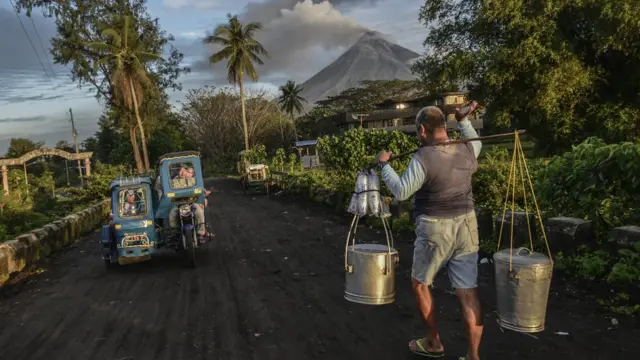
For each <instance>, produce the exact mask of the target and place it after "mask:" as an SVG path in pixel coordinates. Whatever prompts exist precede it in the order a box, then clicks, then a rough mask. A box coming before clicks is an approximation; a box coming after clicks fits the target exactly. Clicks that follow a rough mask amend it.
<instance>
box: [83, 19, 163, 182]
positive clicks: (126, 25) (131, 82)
mask: <svg viewBox="0 0 640 360" xmlns="http://www.w3.org/2000/svg"><path fill="white" fill-rule="evenodd" d="M116 18H117V19H118V21H116V22H119V23H121V28H120V29H118V30H116V29H112V28H109V29H105V30H103V31H102V38H104V39H107V41H108V42H91V43H89V44H87V46H88V47H89V48H92V49H94V50H96V51H98V52H99V53H100V54H101V55H102V57H101V58H100V60H99V62H98V64H104V65H106V66H113V72H112V73H111V88H112V91H113V95H114V99H115V100H116V101H117V103H118V104H120V103H121V104H123V105H124V106H125V107H126V108H127V109H129V110H132V111H133V113H134V114H135V117H136V121H137V125H138V130H139V131H140V141H141V143H142V154H143V157H144V158H143V160H144V168H145V170H146V171H147V172H149V171H150V170H151V167H150V165H149V152H148V151H147V138H146V135H145V130H144V126H143V123H142V119H141V118H140V113H139V110H138V109H139V107H140V105H141V104H142V102H143V101H144V94H145V90H146V91H148V92H154V91H155V89H154V83H153V82H152V81H151V79H150V77H149V75H148V74H147V66H148V65H147V64H148V63H150V62H152V61H157V60H162V58H161V57H160V56H159V55H157V54H154V53H150V52H148V51H147V50H146V48H145V47H144V43H143V42H142V41H141V40H140V36H141V35H140V34H138V32H137V31H136V29H135V28H134V27H133V22H132V19H131V16H128V15H125V16H116ZM132 144H133V143H132Z"/></svg>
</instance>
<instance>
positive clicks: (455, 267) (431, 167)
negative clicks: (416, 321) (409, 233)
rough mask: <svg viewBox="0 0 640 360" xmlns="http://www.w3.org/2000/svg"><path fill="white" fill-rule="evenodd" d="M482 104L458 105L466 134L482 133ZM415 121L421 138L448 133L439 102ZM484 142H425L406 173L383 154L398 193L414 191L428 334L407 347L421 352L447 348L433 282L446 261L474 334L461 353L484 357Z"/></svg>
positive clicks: (417, 284)
mask: <svg viewBox="0 0 640 360" xmlns="http://www.w3.org/2000/svg"><path fill="white" fill-rule="evenodd" d="M476 107H477V103H475V102H474V103H472V104H471V105H469V107H468V108H465V109H463V110H462V111H460V110H459V109H456V120H458V129H459V130H460V133H461V135H462V137H463V138H465V139H470V138H476V137H478V134H477V133H476V131H475V130H474V129H473V126H472V125H471V122H470V121H469V119H468V118H467V116H468V115H470V114H471V113H473V112H474V111H475V109H476ZM416 126H417V136H418V139H419V140H420V142H421V143H422V144H423V145H430V144H437V143H442V142H446V141H449V136H448V134H447V129H446V118H445V115H444V113H443V112H442V110H440V109H439V108H438V107H436V106H427V107H425V108H423V109H422V110H420V112H419V113H418V115H417V117H416ZM481 149H482V143H481V142H480V141H470V142H467V143H457V144H449V145H439V146H425V147H422V148H420V149H419V150H418V151H417V152H416V153H415V154H414V155H413V158H412V159H411V161H410V162H409V167H408V168H407V170H406V171H405V172H404V173H403V174H402V176H398V174H397V173H396V172H395V171H394V170H393V168H392V167H391V165H389V164H388V163H387V162H388V161H389V159H390V158H391V153H389V152H386V151H381V152H380V153H379V154H378V157H377V161H378V164H379V167H380V168H381V171H382V179H383V181H384V182H385V184H386V185H387V187H388V188H389V190H391V192H392V193H393V195H394V196H395V197H396V198H397V199H398V200H400V201H402V200H406V199H408V198H409V197H411V195H413V194H415V200H414V220H415V224H416V240H415V243H414V254H413V266H412V270H411V278H412V279H411V281H412V285H413V290H414V292H415V294H416V298H417V301H418V306H419V308H420V313H421V315H422V318H423V319H424V321H425V323H426V325H427V333H426V336H425V337H423V338H421V339H418V340H413V341H411V342H410V343H409V349H410V350H411V351H413V352H414V353H416V354H418V355H422V356H427V357H434V358H437V357H442V356H444V346H443V344H442V342H441V341H440V334H439V333H438V328H437V325H436V319H435V312H436V311H435V306H434V304H433V298H432V295H431V291H430V289H429V286H430V285H432V284H433V281H434V279H435V277H436V275H437V273H438V271H439V270H440V269H441V268H442V267H444V266H447V268H448V271H447V272H448V275H449V280H450V281H451V285H452V287H453V288H455V290H456V295H457V297H458V299H459V300H460V304H461V306H462V315H463V317H464V323H465V327H466V333H467V339H468V349H467V354H466V356H465V357H462V358H461V359H466V360H478V359H480V355H479V347H480V339H481V337H482V328H483V324H482V313H481V309H480V301H479V299H478V293H477V279H478V249H479V248H478V245H479V239H478V223H477V220H476V215H475V205H474V201H473V192H472V190H471V177H472V175H473V174H474V173H475V172H476V170H477V168H478V161H477V158H478V155H479V154H480V150H481Z"/></svg>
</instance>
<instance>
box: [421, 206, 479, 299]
mask: <svg viewBox="0 0 640 360" xmlns="http://www.w3.org/2000/svg"><path fill="white" fill-rule="evenodd" d="M478 244H479V239H478V221H477V220H476V213H475V211H473V212H470V213H468V214H466V215H460V216H456V217H454V218H435V217H429V216H425V215H421V216H419V217H418V218H417V219H416V241H415V243H414V250H413V268H412V269H411V277H413V278H414V279H416V280H417V281H419V282H420V283H422V284H425V285H431V284H432V283H433V280H434V279H435V277H436V275H437V274H438V271H440V269H441V268H442V267H444V266H445V265H446V266H447V267H448V274H449V280H450V281H451V285H452V286H453V288H455V289H473V288H476V287H477V286H478V249H479V247H478Z"/></svg>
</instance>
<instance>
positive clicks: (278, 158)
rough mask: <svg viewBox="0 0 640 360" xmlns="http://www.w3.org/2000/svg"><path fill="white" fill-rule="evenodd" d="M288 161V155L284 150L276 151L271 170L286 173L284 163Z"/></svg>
mask: <svg viewBox="0 0 640 360" xmlns="http://www.w3.org/2000/svg"><path fill="white" fill-rule="evenodd" d="M286 161H287V154H286V153H285V151H284V149H283V148H279V149H277V150H276V154H275V156H274V157H273V158H271V169H272V170H275V171H285V167H284V163H285V162H286Z"/></svg>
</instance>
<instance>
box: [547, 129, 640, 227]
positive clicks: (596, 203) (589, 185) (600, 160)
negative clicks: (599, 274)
mask: <svg viewBox="0 0 640 360" xmlns="http://www.w3.org/2000/svg"><path fill="white" fill-rule="evenodd" d="M536 190H537V192H538V196H539V199H540V201H541V203H542V204H543V205H544V206H545V208H547V209H548V210H549V215H551V216H555V215H563V216H573V217H578V218H583V219H588V220H592V221H593V222H594V225H595V227H596V229H597V231H598V233H599V234H600V237H601V238H602V235H604V234H605V233H606V231H608V230H609V229H611V228H613V227H616V226H622V225H628V224H634V223H638V221H640V196H638V194H640V144H637V143H629V142H627V143H621V144H611V145H607V144H605V143H604V142H603V141H602V140H600V139H598V138H589V139H587V140H585V141H584V142H583V143H581V144H580V145H577V146H574V147H573V149H572V151H570V152H567V153H565V154H563V155H561V156H556V157H554V158H553V159H552V160H551V161H550V162H549V164H548V165H547V166H546V168H545V169H544V170H543V171H541V172H540V173H539V174H538V182H537V189H536Z"/></svg>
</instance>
